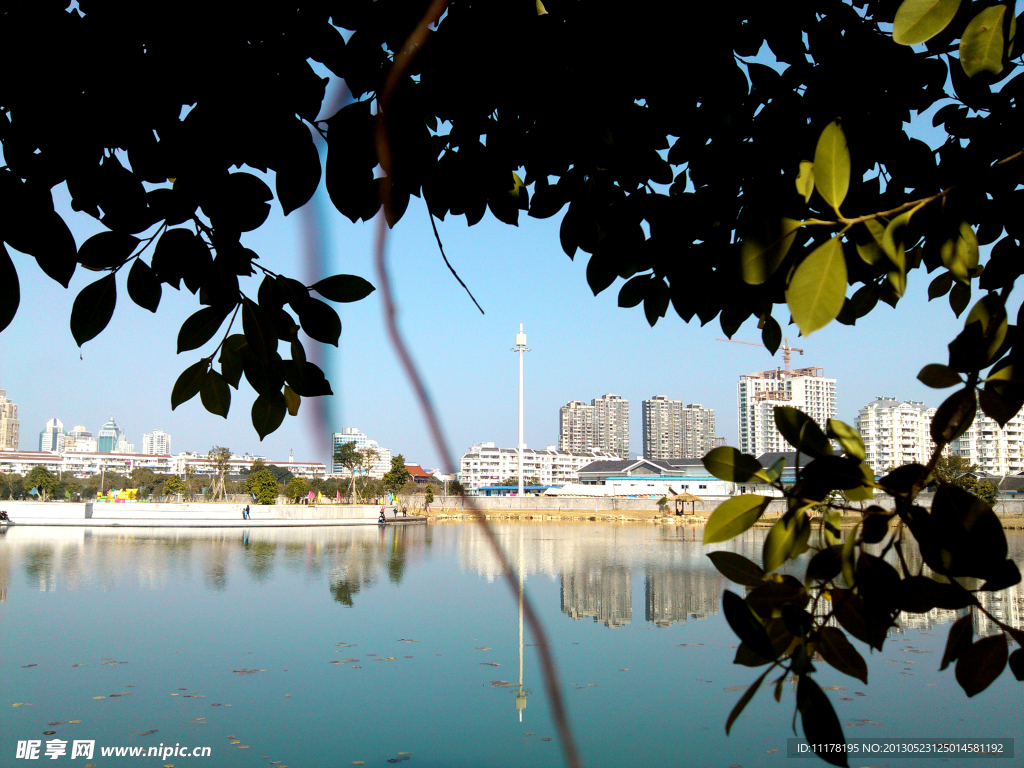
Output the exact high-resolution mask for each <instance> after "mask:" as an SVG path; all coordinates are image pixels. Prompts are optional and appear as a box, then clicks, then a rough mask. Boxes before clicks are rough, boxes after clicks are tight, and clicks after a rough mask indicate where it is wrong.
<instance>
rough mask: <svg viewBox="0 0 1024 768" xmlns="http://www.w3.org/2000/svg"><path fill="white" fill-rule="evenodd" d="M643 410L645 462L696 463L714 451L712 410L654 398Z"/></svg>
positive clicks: (645, 403)
mask: <svg viewBox="0 0 1024 768" xmlns="http://www.w3.org/2000/svg"><path fill="white" fill-rule="evenodd" d="M642 409H643V432H644V458H645V459H684V458H685V459H699V458H700V457H701V456H703V455H704V454H706V453H707V452H708V451H710V450H711V449H712V448H713V447H714V442H715V411H714V409H713V408H705V407H704V406H702V405H700V404H699V403H694V404H691V405H684V404H683V401H682V400H669V399H668V398H667V397H665V396H664V395H655V396H654V397H652V398H651V399H650V400H644V401H643V403H642Z"/></svg>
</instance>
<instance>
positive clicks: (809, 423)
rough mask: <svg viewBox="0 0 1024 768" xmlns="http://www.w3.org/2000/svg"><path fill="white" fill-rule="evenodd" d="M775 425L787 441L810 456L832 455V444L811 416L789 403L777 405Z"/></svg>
mask: <svg viewBox="0 0 1024 768" xmlns="http://www.w3.org/2000/svg"><path fill="white" fill-rule="evenodd" d="M775 426H777V427H778V429H779V432H780V433H781V434H782V436H783V437H784V438H785V439H786V441H787V442H788V443H789V444H790V445H792V446H793V447H794V448H796V449H797V450H798V451H800V452H801V453H806V454H807V455H808V456H813V457H818V456H831V455H832V445H831V444H830V443H829V441H828V438H827V437H825V433H824V432H822V431H821V427H819V426H818V425H817V424H816V423H815V422H814V419H812V418H811V417H810V416H808V415H807V414H806V413H804V412H803V411H801V410H798V409H796V408H793V407H791V406H788V405H780V406H776V407H775Z"/></svg>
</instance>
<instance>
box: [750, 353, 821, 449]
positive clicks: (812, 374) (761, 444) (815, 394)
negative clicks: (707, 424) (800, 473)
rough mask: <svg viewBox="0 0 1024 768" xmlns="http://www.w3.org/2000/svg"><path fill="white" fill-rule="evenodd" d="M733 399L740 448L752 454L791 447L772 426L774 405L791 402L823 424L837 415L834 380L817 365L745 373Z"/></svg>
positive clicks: (789, 404) (790, 404)
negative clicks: (735, 405) (736, 415)
mask: <svg viewBox="0 0 1024 768" xmlns="http://www.w3.org/2000/svg"><path fill="white" fill-rule="evenodd" d="M736 401H737V409H738V411H739V413H738V416H739V418H738V424H739V432H740V434H739V438H740V439H739V443H740V450H741V451H743V452H744V453H749V454H752V455H753V456H760V455H761V454H763V453H771V452H781V451H792V450H793V446H791V445H790V444H789V443H788V442H787V441H786V440H785V439H784V438H783V437H782V435H781V434H780V433H779V430H778V429H777V428H776V426H775V406H777V405H788V406H792V407H793V408H797V409H799V410H801V411H803V412H804V413H806V414H807V415H808V416H810V417H811V418H812V419H814V420H815V421H816V422H818V423H819V424H821V425H824V423H825V422H826V421H828V420H829V419H834V418H835V416H836V380H835V379H827V378H825V370H824V369H823V368H817V367H812V368H793V369H792V370H785V371H784V370H782V369H781V368H777V369H775V370H772V371H758V372H757V373H747V374H744V375H742V376H740V380H739V384H737V385H736Z"/></svg>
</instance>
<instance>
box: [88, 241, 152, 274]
mask: <svg viewBox="0 0 1024 768" xmlns="http://www.w3.org/2000/svg"><path fill="white" fill-rule="evenodd" d="M138 244H139V238H137V237H132V236H131V235H126V234H123V233H121V232H100V233H99V234H96V235H93V236H92V237H90V238H89V239H88V240H86V241H85V242H84V243H82V247H81V248H79V249H78V261H79V263H80V264H81V265H82V266H83V267H87V268H89V269H96V270H99V269H112V268H113V267H119V266H121V265H122V264H124V263H125V262H126V261H128V257H129V256H131V255H132V253H133V252H134V251H135V247H136V246H137V245H138Z"/></svg>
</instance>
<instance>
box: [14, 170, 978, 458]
mask: <svg viewBox="0 0 1024 768" xmlns="http://www.w3.org/2000/svg"><path fill="white" fill-rule="evenodd" d="M55 199H56V201H57V205H58V208H60V209H62V210H64V211H65V212H66V214H67V215H66V216H65V218H66V220H67V221H68V222H69V224H70V225H71V227H72V230H73V231H74V233H75V236H76V239H77V240H78V242H79V244H81V242H82V241H83V240H84V239H85V238H86V237H88V236H89V235H90V234H92V233H93V232H94V231H97V229H98V227H97V225H96V224H95V223H94V222H91V220H89V219H88V217H86V216H85V215H82V214H74V213H70V212H69V211H67V197H66V192H65V191H64V190H63V188H62V187H59V188H56V189H55ZM310 205H315V206H317V208H318V210H319V211H321V212H322V215H323V216H324V219H323V223H324V228H325V230H326V232H327V235H328V243H327V253H326V254H325V259H324V261H325V263H326V264H327V265H329V266H328V272H329V273H331V274H333V273H350V274H357V275H362V276H364V277H366V278H368V279H370V280H371V282H374V283H376V277H375V276H374V274H373V265H372V254H371V250H372V235H373V231H374V230H373V227H372V226H371V225H365V224H356V225H353V224H351V223H350V222H349V221H348V220H347V219H344V218H343V217H342V216H341V215H340V214H337V213H336V212H334V210H333V208H332V207H331V206H330V202H329V200H328V199H327V197H326V194H325V192H324V190H323V188H322V187H321V190H320V191H319V192H318V193H317V197H316V198H314V200H313V201H312V202H311V203H310ZM276 206H277V204H276V203H275V211H274V213H273V214H272V215H271V218H270V219H269V220H268V222H267V223H266V224H265V225H264V226H263V227H262V228H261V229H260V230H257V231H256V232H253V233H249V234H248V235H247V236H246V238H245V241H246V244H247V245H248V246H249V247H251V248H252V249H253V250H255V251H256V252H257V253H259V254H260V256H261V259H262V260H263V263H264V264H265V265H266V266H267V267H268V268H270V269H274V270H284V271H290V272H291V273H292V274H295V275H296V276H297V277H300V278H301V279H305V280H307V281H308V282H312V281H313V280H315V279H318V278H320V277H323V276H325V275H312V274H305V271H304V270H305V267H304V265H303V263H302V262H301V259H300V258H299V254H300V253H301V247H302V243H301V231H302V230H301V222H300V220H299V214H298V213H293V214H292V215H290V216H289V217H287V218H285V217H284V216H283V215H281V212H280V208H279V207H276ZM558 223H559V217H555V218H552V219H547V220H543V221H538V220H534V219H530V218H528V217H522V221H521V225H520V226H519V227H518V228H512V227H508V226H505V225H503V224H500V223H499V222H497V221H496V220H495V219H493V218H492V217H491V216H490V214H488V215H487V216H485V218H484V220H483V221H482V222H481V223H480V224H478V225H477V226H475V227H472V228H469V227H467V226H466V223H465V218H464V217H459V218H451V217H449V218H448V219H447V220H446V221H444V222H440V223H439V224H438V226H439V230H440V234H441V237H442V239H443V241H444V244H445V249H446V252H447V253H448V256H449V259H450V260H451V261H452V263H453V265H454V266H455V268H456V269H457V270H458V271H459V273H460V275H461V276H462V278H463V279H464V280H465V281H466V283H467V284H468V285H469V286H470V288H471V289H472V290H473V292H474V294H475V295H476V297H477V299H478V300H479V301H480V303H481V305H482V306H483V308H484V309H485V310H486V313H487V314H486V315H480V313H479V312H478V311H477V310H476V308H475V307H474V306H473V305H472V303H471V302H470V300H469V298H468V297H467V296H466V295H465V293H464V292H463V291H462V289H461V287H460V286H459V285H458V284H457V283H456V282H455V280H454V279H453V278H452V277H451V275H450V274H449V273H448V271H447V269H446V267H445V266H444V263H443V261H442V260H441V257H440V254H439V253H438V250H437V246H436V244H435V242H434V237H433V234H432V233H431V231H430V223H429V221H428V218H427V214H426V210H425V207H424V206H423V204H422V202H421V201H419V200H416V199H414V200H413V202H412V203H411V204H410V206H409V210H408V212H407V213H406V215H405V218H404V219H403V220H402V221H401V222H400V223H399V225H398V226H397V228H396V229H395V230H394V231H393V233H392V237H391V239H390V240H389V263H390V267H391V275H392V279H393V282H394V285H395V290H396V294H397V301H398V307H399V323H400V325H401V328H402V329H403V331H404V332H405V334H406V336H407V338H408V340H409V342H410V344H411V347H412V349H413V354H414V357H415V359H416V361H417V362H418V364H419V365H420V367H421V370H422V372H423V374H424V376H425V378H426V381H427V382H428V386H429V388H430V391H431V394H432V396H433V398H434V400H435V402H436V404H437V406H438V407H439V409H440V413H441V418H442V421H443V425H444V427H445V431H446V433H447V436H448V438H449V441H450V444H451V446H452V449H453V451H455V452H456V454H457V455H458V454H461V452H462V451H464V450H465V449H466V448H468V447H469V446H470V444H472V443H473V442H479V441H483V440H494V441H496V442H497V443H498V444H499V445H503V446H510V447H511V446H514V445H515V441H516V429H517V411H516V408H517V391H516V387H517V363H516V356H515V355H514V354H513V353H511V352H510V351H509V350H510V347H511V346H512V344H513V341H514V334H515V332H516V330H517V328H518V324H519V323H520V322H522V323H524V325H525V330H526V333H527V335H528V339H529V345H530V347H531V348H532V350H533V351H532V352H530V353H529V354H528V355H527V357H526V377H525V378H526V419H525V420H526V441H527V444H528V445H530V446H533V447H544V446H547V445H550V444H554V443H556V442H557V439H558V408H559V407H560V406H561V405H562V404H564V403H565V402H567V401H568V400H572V399H583V400H588V401H589V399H590V398H592V397H597V396H600V395H602V394H604V393H606V392H614V393H616V394H620V395H622V396H624V397H626V398H627V399H628V400H629V401H630V404H631V420H630V426H631V449H630V450H631V453H633V454H634V455H635V454H639V453H640V452H641V450H642V439H641V432H640V414H641V410H640V401H641V400H642V399H644V398H647V397H650V396H652V395H655V394H664V395H667V396H669V397H670V398H674V399H682V400H685V401H687V402H697V403H703V404H704V405H705V406H710V407H713V408H714V409H715V411H716V417H717V423H718V434H719V435H722V436H724V437H726V438H728V439H729V441H730V442H735V441H736V381H737V377H738V376H739V375H740V374H742V373H745V372H749V371H754V370H760V369H763V368H768V367H775V366H776V365H781V364H782V361H781V355H779V356H777V357H776V358H772V357H771V356H769V354H768V352H767V351H766V350H764V349H759V348H757V347H748V346H743V345H739V344H728V343H722V342H719V341H716V339H717V338H719V337H722V336H723V334H722V331H721V328H720V327H719V326H718V323H717V320H716V321H714V322H713V323H711V324H709V325H708V326H706V327H704V328H701V327H699V325H697V324H690V325H686V324H685V323H683V322H682V321H681V320H680V319H679V318H678V317H677V316H676V315H675V314H674V312H673V311H672V310H670V311H669V314H668V316H667V317H666V318H665V319H663V320H662V321H660V322H659V323H658V324H657V326H656V327H654V328H650V327H649V326H648V325H647V322H646V320H645V319H644V315H643V312H642V310H641V309H640V308H637V309H633V310H624V309H619V308H618V307H617V306H616V295H617V289H618V285H620V284H621V281H620V282H619V283H618V284H616V285H615V286H613V287H612V288H611V289H609V290H608V291H605V292H604V293H602V294H601V295H600V296H598V297H596V298H595V297H594V296H593V295H592V294H591V292H590V289H589V288H588V286H587V283H586V279H585V269H586V257H585V255H584V254H580V255H579V256H578V257H577V259H576V261H571V260H569V259H568V258H567V257H566V256H565V254H564V253H563V252H562V251H561V249H560V247H559V245H558ZM12 255H13V258H14V260H15V263H16V265H17V267H18V271H19V277H20V280H21V284H22V304H21V308H20V309H19V312H18V316H17V317H16V318H15V320H14V322H13V323H12V325H11V326H10V327H9V328H8V329H7V330H6V331H5V332H4V333H3V334H0V388H3V389H6V390H7V393H8V396H9V397H11V398H12V399H13V400H14V401H15V402H17V403H18V405H19V411H20V412H19V415H20V419H21V435H22V438H21V447H22V448H23V449H35V448H36V447H37V435H38V432H39V431H40V430H41V429H42V428H43V425H44V423H45V421H46V420H47V419H49V418H52V417H54V416H56V417H58V418H60V419H61V420H62V421H64V423H65V425H66V427H67V428H70V427H71V426H73V425H74V424H84V425H85V426H87V427H89V428H90V429H92V430H93V432H94V433H95V432H96V431H98V429H99V427H100V425H101V424H102V423H103V422H104V421H105V420H106V418H107V417H108V416H111V415H113V416H114V417H115V418H116V419H117V421H118V423H119V424H120V426H121V427H122V429H124V430H126V431H127V432H128V435H129V437H130V438H131V439H132V440H133V441H134V442H135V443H136V446H137V447H138V448H139V449H141V443H142V433H143V432H145V431H150V430H152V429H163V430H165V431H167V432H169V433H171V434H172V435H173V446H172V447H173V449H174V450H175V451H181V450H198V451H206V450H208V449H209V448H210V446H212V445H215V444H217V445H228V446H230V447H231V448H232V449H233V450H235V451H238V452H241V451H251V452H253V453H257V454H262V455H266V456H269V457H270V458H277V459H283V458H286V457H287V456H288V453H289V450H294V454H295V457H296V459H302V460H314V459H317V460H326V458H327V457H326V448H325V447H324V440H325V437H326V435H327V434H328V433H329V432H331V431H335V430H340V429H341V427H343V426H357V427H359V428H360V429H362V430H363V431H364V432H366V433H367V434H369V435H370V436H371V437H372V438H374V439H376V440H378V442H380V443H381V445H384V446H387V447H389V448H390V449H391V450H392V451H395V452H402V453H403V454H404V455H405V457H406V458H407V460H409V461H415V462H420V463H423V464H424V465H427V466H430V467H433V466H437V465H439V464H440V459H439V457H438V456H437V454H436V453H435V451H434V450H433V448H432V446H431V444H430V440H429V436H428V435H427V432H426V429H425V427H424V424H423V420H422V418H421V414H420V412H419V410H418V407H417V405H416V402H415V400H414V398H413V395H412V390H411V388H410V386H409V384H408V383H407V381H406V380H405V377H404V376H403V374H402V372H401V370H400V368H399V366H398V363H397V360H396V357H395V355H394V354H393V352H392V350H391V349H390V346H389V344H388V342H387V338H386V335H385V332H384V328H383V323H382V310H381V301H380V297H379V292H376V293H374V294H372V295H371V297H370V298H368V299H366V300H364V301H362V302H359V303H357V304H349V305H341V306H340V314H341V316H342V322H343V326H344V330H343V332H342V336H341V344H340V347H339V348H338V349H337V350H335V349H334V348H333V347H328V348H324V347H322V346H321V348H322V349H325V350H326V351H324V353H323V357H322V360H323V362H324V367H325V369H326V371H327V374H328V378H330V380H331V381H332V384H333V387H334V391H335V393H336V394H335V396H334V397H333V398H331V401H332V402H331V403H330V405H329V408H328V411H327V417H326V422H322V421H320V420H319V419H316V418H314V414H313V412H312V409H310V408H308V407H307V406H308V405H309V403H308V401H307V402H305V403H304V404H303V408H302V410H301V411H300V414H299V416H298V418H294V419H293V418H287V419H286V420H285V423H284V425H283V426H282V428H281V429H279V430H278V431H277V432H276V433H274V434H272V435H270V436H268V437H267V438H266V439H265V440H264V441H263V442H262V443H261V442H260V441H259V439H258V437H257V435H256V433H255V431H254V430H253V429H252V426H251V424H250V423H249V408H250V407H251V404H252V401H253V399H254V396H253V393H252V391H251V390H250V389H249V388H248V386H247V385H246V384H245V383H244V380H243V385H242V389H241V391H240V392H237V393H235V392H233V393H232V394H233V401H232V407H231V412H230V414H229V416H228V419H227V420H224V419H222V418H220V417H216V416H212V415H210V414H208V413H206V412H205V411H204V410H203V408H202V406H201V404H200V402H199V399H198V398H196V399H194V400H193V401H191V402H189V403H186V404H185V405H183V406H180V407H179V408H178V409H177V410H176V411H174V412H173V413H172V412H171V410H170V391H171V387H172V385H173V383H174V380H175V378H176V377H177V375H178V373H179V372H180V371H181V370H183V369H184V368H185V367H186V366H188V365H190V364H191V363H193V362H195V361H196V360H198V359H199V357H200V356H201V352H200V351H196V352H192V353H185V354H182V355H175V340H176V338H177V332H178V328H179V326H180V324H181V322H182V321H183V320H184V319H185V318H186V317H187V316H188V315H189V314H191V313H192V312H194V311H195V310H196V309H197V306H198V305H197V301H196V298H195V297H193V296H192V295H191V294H189V293H187V292H185V291H182V292H177V291H174V290H173V289H169V288H167V287H166V286H165V291H164V295H163V299H162V301H161V306H160V310H159V312H158V313H157V314H156V315H152V314H150V313H149V312H147V311H145V310H143V309H141V308H139V307H137V306H135V305H134V304H132V303H131V301H130V300H129V299H128V298H127V293H126V292H125V291H124V284H123V280H124V277H126V276H124V275H122V276H119V295H118V306H117V311H116V312H115V315H114V319H113V321H112V322H111V324H110V326H108V328H107V329H106V330H105V331H104V332H103V334H101V335H100V336H99V337H98V338H96V339H94V340H93V341H91V342H88V343H87V344H86V345H85V347H84V348H83V349H82V350H79V349H78V347H77V346H76V345H75V342H74V340H73V339H72V337H71V332H70V329H69V325H68V318H69V316H70V311H71V304H72V302H73V301H74V297H75V296H76V295H77V293H78V291H79V290H81V288H82V287H84V286H85V285H87V284H88V283H89V282H91V281H92V280H93V279H95V278H96V277H97V275H96V274H95V273H92V272H88V271H87V270H84V269H81V268H79V270H78V271H77V272H76V274H75V277H74V279H73V280H72V283H71V287H70V289H69V290H64V289H63V288H61V287H60V286H59V285H58V284H57V283H55V282H53V281H52V280H50V279H49V278H47V277H46V276H45V275H43V274H42V272H41V271H40V270H39V268H38V267H37V266H36V265H35V263H34V260H33V259H30V258H29V257H26V256H23V255H20V254H17V253H13V254H12ZM928 280H929V278H927V277H926V276H924V275H923V274H920V273H914V274H913V275H912V276H911V281H910V287H909V290H908V295H907V296H906V297H905V298H904V300H903V301H902V302H901V303H900V305H899V308H898V309H896V310H893V309H891V308H889V307H887V306H882V305H880V306H879V308H878V309H877V310H876V311H875V312H874V313H872V315H871V316H870V317H868V318H866V319H865V320H862V321H860V322H859V323H858V325H857V327H856V328H848V327H845V326H842V325H839V324H837V323H832V324H831V325H829V326H828V327H827V328H825V329H823V330H821V331H819V332H817V333H815V334H813V335H812V336H811V337H810V338H807V339H800V340H799V341H797V340H796V338H795V337H796V335H797V333H796V328H795V326H788V328H787V330H788V331H789V337H790V343H791V344H793V345H794V346H799V347H803V348H804V349H805V350H806V354H805V355H803V356H799V355H797V354H795V353H794V359H793V364H794V365H817V366H823V367H824V368H825V371H826V374H827V375H829V376H833V377H835V378H836V379H838V408H839V418H841V419H844V420H847V421H852V420H853V417H854V415H855V413H856V411H857V409H858V408H859V407H860V406H861V405H863V404H864V403H866V402H868V401H870V400H871V399H873V398H874V397H875V396H876V395H890V396H896V397H899V398H906V399H917V400H924V401H925V402H927V403H929V404H932V405H937V404H938V403H939V402H940V397H939V396H938V395H940V393H937V392H933V391H930V390H928V389H926V388H925V387H924V386H923V385H921V384H919V383H918V382H917V381H916V380H915V378H914V377H915V375H916V373H917V371H918V370H919V369H920V368H921V367H922V366H923V365H925V364H926V363H929V362H936V361H938V362H944V361H945V344H946V343H947V342H948V341H949V339H951V338H952V337H953V336H954V335H955V334H956V332H957V331H958V329H959V328H960V327H961V325H960V322H959V321H957V320H956V318H954V316H953V313H952V311H951V310H950V309H949V305H948V303H947V302H946V301H945V300H944V299H943V300H939V301H935V302H932V303H931V304H929V303H928V302H927V297H926V294H925V289H926V287H927V282H928ZM255 288H256V284H255V282H253V285H252V286H251V288H249V290H251V291H252V292H253V293H255ZM776 315H777V316H778V318H779V320H780V322H783V323H784V321H785V320H786V319H788V318H787V316H786V313H785V309H784V308H777V309H776ZM736 338H738V339H747V340H753V341H758V340H759V333H758V331H757V329H756V327H755V325H754V323H753V322H751V321H748V323H747V324H746V325H745V326H744V327H743V328H742V329H741V330H740V332H739V333H738V334H737V335H736ZM311 345H315V342H310V343H309V344H308V345H307V346H311ZM211 346H212V345H211ZM202 354H208V352H205V351H204V352H202ZM456 458H457V456H456Z"/></svg>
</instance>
